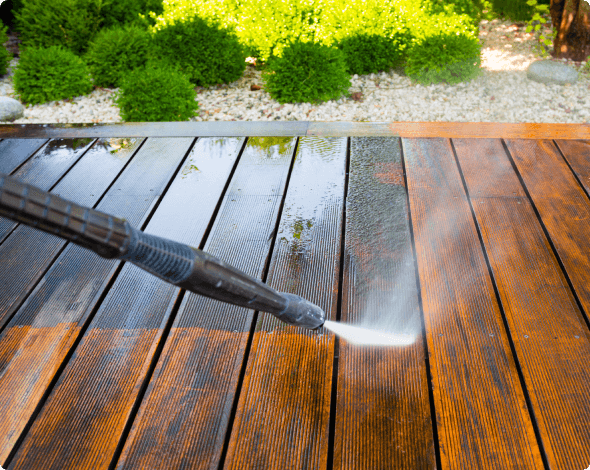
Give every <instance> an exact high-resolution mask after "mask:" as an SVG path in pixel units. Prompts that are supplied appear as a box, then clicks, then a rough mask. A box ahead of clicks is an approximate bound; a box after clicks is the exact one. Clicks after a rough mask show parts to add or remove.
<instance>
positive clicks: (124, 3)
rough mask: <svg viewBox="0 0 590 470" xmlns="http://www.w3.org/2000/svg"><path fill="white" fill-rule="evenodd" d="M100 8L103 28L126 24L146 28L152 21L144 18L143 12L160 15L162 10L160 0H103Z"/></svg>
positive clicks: (151, 24)
mask: <svg viewBox="0 0 590 470" xmlns="http://www.w3.org/2000/svg"><path fill="white" fill-rule="evenodd" d="M103 1H104V6H103V8H102V12H101V14H102V18H103V24H102V27H103V28H112V27H114V26H122V25H126V24H130V23H132V24H137V25H141V26H143V27H144V28H146V29H147V27H148V26H153V24H154V23H155V22H154V21H150V20H149V19H147V18H146V16H145V14H149V12H153V14H154V15H161V14H162V13H163V11H164V7H163V5H162V0H103Z"/></svg>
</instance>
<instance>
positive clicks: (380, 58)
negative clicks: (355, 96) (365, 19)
mask: <svg viewBox="0 0 590 470" xmlns="http://www.w3.org/2000/svg"><path fill="white" fill-rule="evenodd" d="M411 39H412V36H411V34H410V33H409V31H407V30H405V31H404V32H401V33H396V34H395V35H394V37H393V38H388V37H386V36H383V35H379V34H369V33H358V34H355V35H354V36H348V37H345V38H343V39H342V40H341V41H340V43H339V44H338V46H337V47H338V49H340V50H341V51H343V52H344V54H345V56H346V64H347V71H348V73H349V74H351V75H354V74H359V75H366V74H369V73H378V72H388V71H389V69H391V68H395V67H398V66H399V65H401V63H402V60H403V58H404V57H405V54H404V49H405V48H406V47H407V44H409V43H410V41H411Z"/></svg>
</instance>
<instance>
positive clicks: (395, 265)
mask: <svg viewBox="0 0 590 470" xmlns="http://www.w3.org/2000/svg"><path fill="white" fill-rule="evenodd" d="M350 159H351V161H350V175H349V183H348V195H347V201H346V205H347V211H346V232H345V233H346V235H345V259H344V282H343V287H342V289H343V292H342V317H341V319H342V321H343V322H345V323H349V324H355V325H361V326H365V327H367V328H371V329H375V330H379V331H386V332H391V333H399V334H408V335H411V336H413V337H414V338H415V340H414V343H413V344H411V345H407V346H397V347H387V346H358V345H354V344H351V343H349V342H347V341H346V340H345V339H341V340H340V354H339V367H338V401H337V407H336V427H335V436H334V468H335V469H353V468H355V469H356V468H364V469H386V468H398V469H402V468H407V469H418V468H423V469H427V468H428V469H431V468H436V460H435V450H434V440H433V430H432V422H431V414H430V403H429V398H428V383H427V376H426V374H427V372H426V360H425V357H424V351H425V348H424V337H423V334H422V321H421V313H420V309H419V305H418V290H417V285H416V273H415V266H414V256H413V253H412V244H411V238H410V227H409V219H408V208H407V195H406V188H405V182H404V171H403V166H402V161H401V145H400V139H398V138H384V137H367V138H356V137H355V138H352V144H351V156H350Z"/></svg>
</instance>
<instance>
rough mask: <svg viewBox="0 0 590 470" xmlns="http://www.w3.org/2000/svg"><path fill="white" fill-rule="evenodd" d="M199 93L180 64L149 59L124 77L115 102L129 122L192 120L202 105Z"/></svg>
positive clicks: (124, 118) (122, 115)
mask: <svg viewBox="0 0 590 470" xmlns="http://www.w3.org/2000/svg"><path fill="white" fill-rule="evenodd" d="M195 97H196V92H195V90H194V87H193V85H192V84H191V83H190V81H189V79H188V78H187V77H186V76H185V75H183V74H182V73H181V72H180V71H179V70H178V68H177V67H170V65H169V64H165V63H158V62H155V61H149V62H148V63H147V65H145V66H144V67H140V68H137V69H135V70H133V71H132V72H130V73H129V74H127V75H126V76H124V77H123V78H122V80H121V85H120V88H119V91H118V92H117V93H116V97H115V102H116V103H117V105H118V106H119V109H120V113H121V117H122V118H123V120H125V121H128V122H160V121H164V122H169V121H188V120H189V119H190V118H192V117H194V115H195V111H196V110H198V109H199V103H197V101H196V100H195Z"/></svg>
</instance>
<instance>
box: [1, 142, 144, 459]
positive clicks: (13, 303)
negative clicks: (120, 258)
mask: <svg viewBox="0 0 590 470" xmlns="http://www.w3.org/2000/svg"><path fill="white" fill-rule="evenodd" d="M133 141H134V142H133V143H129V144H128V147H129V148H128V149H126V150H124V151H122V152H120V150H121V149H120V148H119V150H117V149H116V148H115V147H111V146H110V145H109V144H108V141H107V140H104V139H103V140H101V141H98V142H97V145H94V146H93V147H92V148H91V149H90V150H88V151H87V152H86V153H85V154H84V156H83V157H82V158H81V159H80V160H79V161H78V162H76V164H75V165H74V166H73V167H72V168H71V169H70V171H69V172H68V173H67V174H66V175H65V177H64V178H63V179H62V180H61V181H60V182H59V183H58V184H57V185H56V186H55V187H54V188H53V189H52V193H53V194H56V195H60V196H61V197H63V198H65V199H69V200H72V201H74V202H76V203H77V204H80V205H83V206H89V207H94V205H95V204H96V203H97V202H98V200H99V199H100V198H101V197H102V195H103V193H104V192H105V191H106V190H107V188H108V187H109V185H110V184H111V183H112V182H113V180H114V179H115V178H116V177H117V176H118V174H119V173H120V172H121V170H122V169H123V167H124V166H125V164H126V163H127V161H128V160H129V158H130V157H131V155H132V154H133V150H136V149H137V147H138V146H139V145H140V143H141V140H140V139H133ZM71 144H72V143H71V142H67V143H66V147H65V148H63V147H64V146H63V143H62V145H61V146H60V149H59V150H58V151H54V152H52V155H53V158H52V159H49V160H48V162H47V166H48V167H52V166H53V165H52V162H53V161H55V160H56V159H57V160H59V159H60V157H61V158H63V154H64V153H67V152H68V151H71V155H75V153H74V151H73V149H72V148H71V147H70V145H71ZM111 152H113V153H111ZM30 166H31V165H27V167H28V168H30ZM56 166H58V165H56ZM96 168H100V169H101V171H99V172H97V171H96ZM48 173H51V172H50V171H48ZM25 179H26V176H25ZM81 181H83V184H80V182H81ZM10 223H14V222H12V221H10ZM66 243H67V241H66V240H64V239H63V238H61V237H56V236H53V235H51V234H49V233H46V232H41V231H40V230H36V229H34V228H32V227H29V226H28V225H23V224H20V225H18V226H17V227H16V228H15V229H14V231H12V232H11V233H10V235H9V236H8V237H7V238H6V239H5V241H4V243H2V245H0V264H1V265H2V266H3V267H6V268H7V269H6V270H1V271H0V285H2V286H5V287H3V289H2V296H1V297H0V331H1V330H2V328H3V327H4V326H5V325H6V322H8V321H9V320H10V318H11V317H12V315H13V313H14V312H15V311H16V310H17V309H18V307H19V305H20V304H21V302H22V300H23V299H24V298H25V297H26V296H27V295H28V294H29V293H30V292H31V291H32V290H33V288H34V287H35V285H36V284H37V282H38V281H39V279H40V278H41V277H42V276H43V273H44V272H45V271H46V270H47V268H48V266H49V265H50V264H51V263H52V262H53V260H54V258H55V257H56V256H57V255H58V254H59V252H60V251H61V249H62V248H63V247H64V245H66ZM12 266H18V269H14V270H11V269H10V268H11V267H12ZM7 276H10V282H8V279H7ZM1 455H2V453H1V452H0V456H1Z"/></svg>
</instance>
